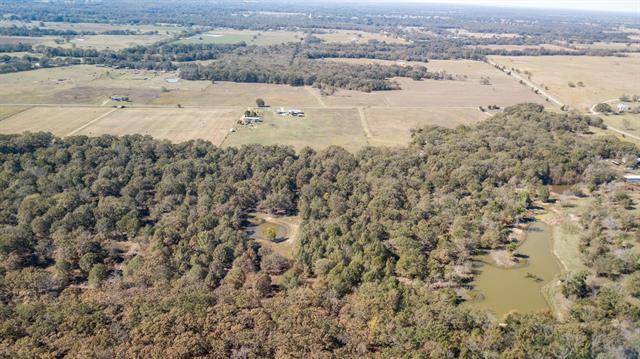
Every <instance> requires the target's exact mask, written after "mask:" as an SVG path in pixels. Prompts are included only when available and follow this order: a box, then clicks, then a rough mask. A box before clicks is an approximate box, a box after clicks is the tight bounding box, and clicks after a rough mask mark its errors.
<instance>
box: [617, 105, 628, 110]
mask: <svg viewBox="0 0 640 359" xmlns="http://www.w3.org/2000/svg"><path fill="white" fill-rule="evenodd" d="M628 108H629V106H627V105H626V104H624V103H620V104H618V107H617V109H618V112H624V111H626V110H627V109H628Z"/></svg>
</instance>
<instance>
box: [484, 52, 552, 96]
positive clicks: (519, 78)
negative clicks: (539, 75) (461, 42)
mask: <svg viewBox="0 0 640 359" xmlns="http://www.w3.org/2000/svg"><path fill="white" fill-rule="evenodd" d="M487 63H488V64H489V65H492V66H494V67H495V68H496V69H498V70H499V71H502V72H503V73H505V74H506V75H507V76H511V77H513V78H514V79H516V80H518V81H522V82H523V83H524V84H525V86H527V87H529V88H531V89H533V90H534V91H537V92H538V94H540V95H542V97H544V98H546V99H547V100H549V101H551V102H553V103H555V104H556V105H558V106H560V107H562V106H564V104H563V103H562V102H561V101H560V100H558V99H557V98H556V97H554V96H553V95H551V94H549V93H548V92H547V91H545V90H544V89H542V88H540V87H539V86H538V85H536V84H534V83H533V82H531V81H530V80H529V79H527V78H524V77H522V76H520V75H519V74H515V73H513V71H510V72H507V71H505V70H503V69H502V67H500V65H498V64H497V63H495V62H493V61H491V60H489V59H487Z"/></svg>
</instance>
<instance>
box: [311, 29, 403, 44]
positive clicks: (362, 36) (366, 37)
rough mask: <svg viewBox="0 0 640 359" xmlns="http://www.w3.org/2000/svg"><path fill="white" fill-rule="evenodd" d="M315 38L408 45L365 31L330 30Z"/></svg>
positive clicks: (328, 40)
mask: <svg viewBox="0 0 640 359" xmlns="http://www.w3.org/2000/svg"><path fill="white" fill-rule="evenodd" d="M314 36H315V37H317V38H319V39H322V40H324V41H326V42H337V43H357V44H364V43H367V42H369V41H370V40H377V41H381V42H386V43H390V44H407V43H408V41H407V40H405V39H403V38H399V37H392V36H387V35H385V34H382V33H373V32H365V31H357V30H330V31H328V32H327V33H324V34H314Z"/></svg>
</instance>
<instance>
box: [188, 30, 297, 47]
mask: <svg viewBox="0 0 640 359" xmlns="http://www.w3.org/2000/svg"><path fill="white" fill-rule="evenodd" d="M303 38H304V35H303V33H301V32H294V31H254V30H234V29H216V30H212V31H209V32H206V33H204V34H198V35H195V36H192V37H189V38H186V39H181V40H178V42H179V43H183V44H237V43H240V42H245V43H247V45H277V44H284V43H287V42H299V41H302V39H303Z"/></svg>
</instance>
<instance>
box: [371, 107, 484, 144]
mask: <svg viewBox="0 0 640 359" xmlns="http://www.w3.org/2000/svg"><path fill="white" fill-rule="evenodd" d="M363 111H364V115H365V116H366V123H367V124H368V127H369V132H370V135H371V137H370V139H369V145H371V146H404V145H406V144H408V143H409V141H411V130H412V129H416V128H420V127H424V126H441V127H447V128H455V127H457V126H459V125H472V124H474V123H477V122H478V121H480V120H482V119H484V118H486V117H487V116H488V114H486V113H482V112H480V111H478V110H477V109H472V108H437V107H434V108H426V107H425V108H401V109H394V108H378V107H372V108H365V109H363Z"/></svg>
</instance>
